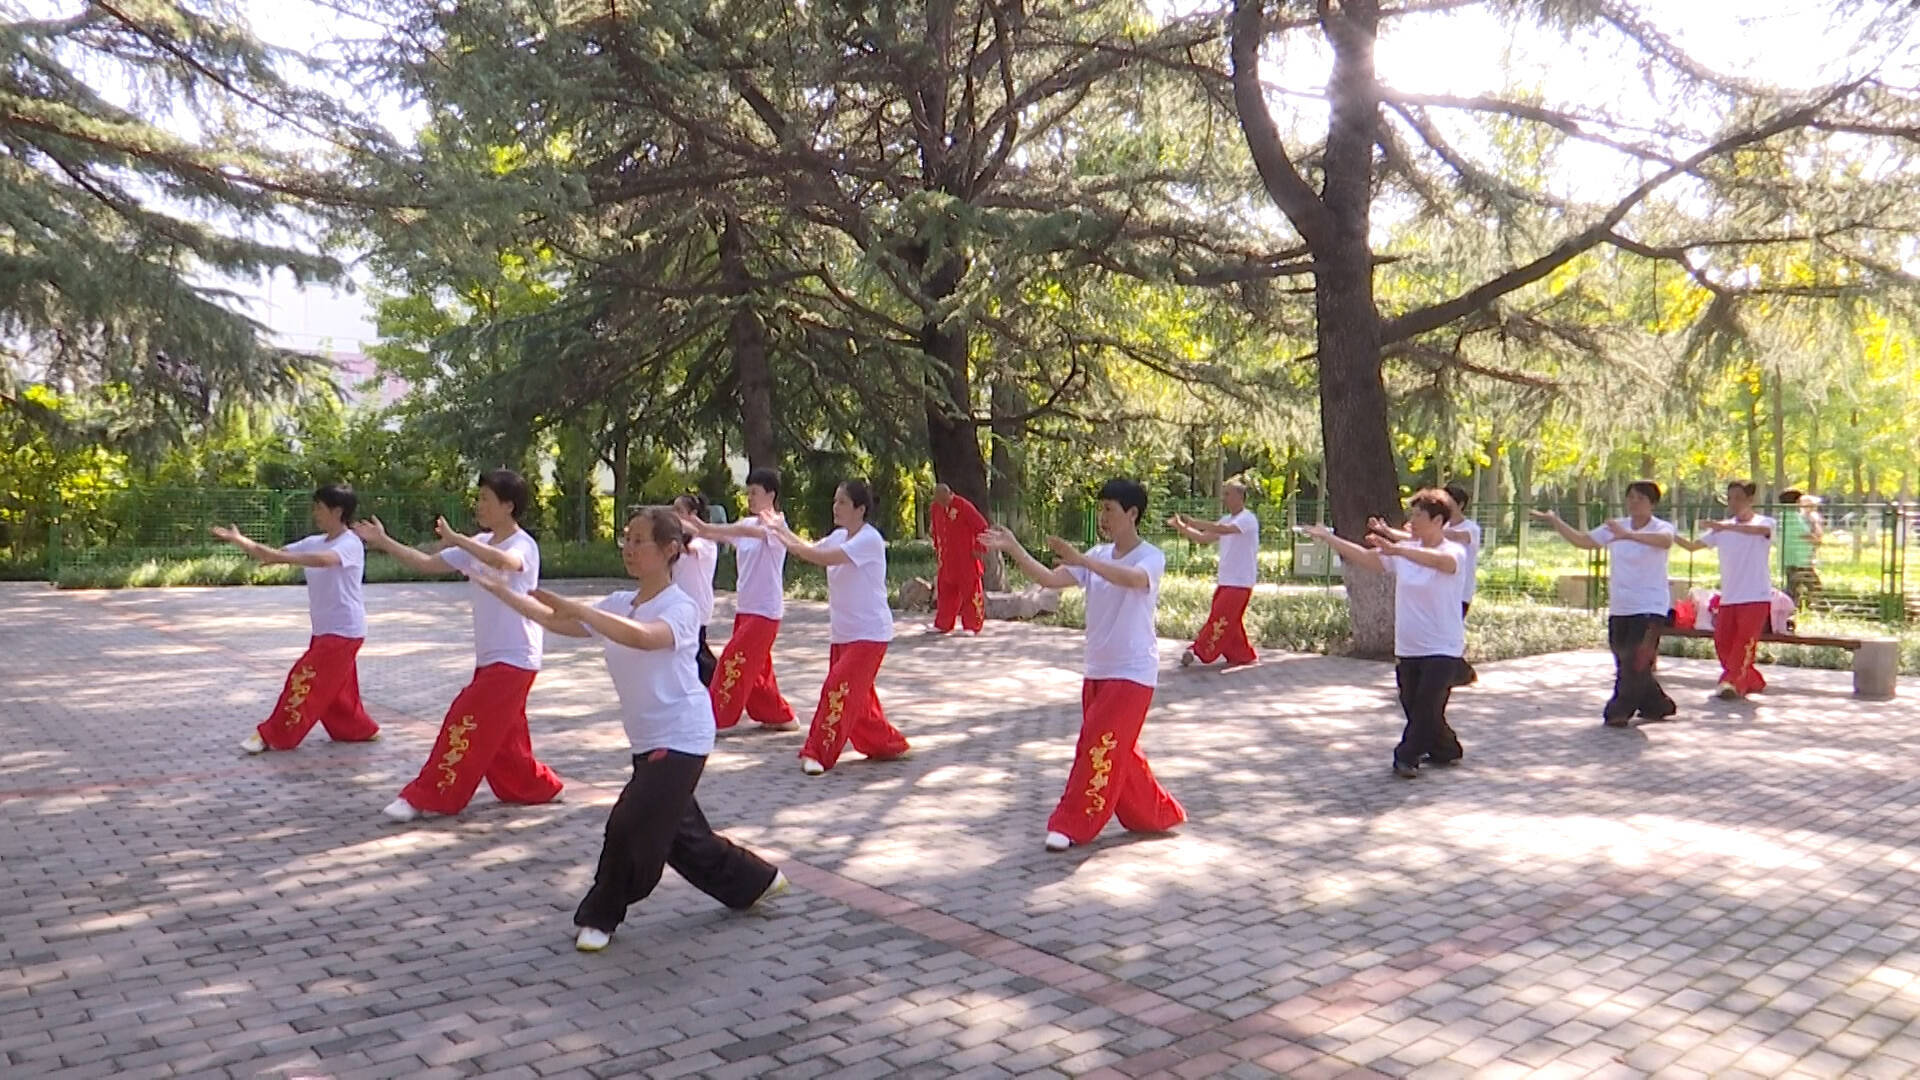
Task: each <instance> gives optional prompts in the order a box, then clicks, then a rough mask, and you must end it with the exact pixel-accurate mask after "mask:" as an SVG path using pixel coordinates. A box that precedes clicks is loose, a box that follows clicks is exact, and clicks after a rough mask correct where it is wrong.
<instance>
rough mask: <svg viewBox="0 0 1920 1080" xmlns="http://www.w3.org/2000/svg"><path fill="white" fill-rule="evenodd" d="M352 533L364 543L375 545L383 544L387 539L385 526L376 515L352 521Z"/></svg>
mask: <svg viewBox="0 0 1920 1080" xmlns="http://www.w3.org/2000/svg"><path fill="white" fill-rule="evenodd" d="M353 535H355V536H357V537H359V538H360V539H361V540H362V541H363V542H365V543H369V544H376V545H377V544H384V543H386V542H387V539H388V537H387V527H386V526H385V525H382V524H380V519H379V518H377V517H370V518H367V519H366V520H364V521H356V522H354V523H353Z"/></svg>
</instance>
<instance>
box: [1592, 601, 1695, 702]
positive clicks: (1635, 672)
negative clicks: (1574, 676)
mask: <svg viewBox="0 0 1920 1080" xmlns="http://www.w3.org/2000/svg"><path fill="white" fill-rule="evenodd" d="M1671 622H1672V619H1671V618H1670V617H1669V616H1666V615H1611V616H1608V618H1607V648H1609V649H1611V650H1613V697H1612V698H1611V699H1610V700H1609V701H1608V702H1607V707H1606V710H1605V712H1604V713H1603V714H1602V715H1603V716H1604V718H1605V719H1606V720H1607V721H1608V722H1609V723H1615V724H1619V723H1625V722H1626V721H1627V720H1630V719H1632V718H1633V717H1634V716H1635V715H1636V714H1637V715H1640V716H1644V717H1646V718H1648V719H1649V720H1665V719H1666V718H1667V717H1669V716H1672V715H1673V714H1674V713H1676V712H1678V711H1680V710H1679V706H1677V705H1675V704H1674V703H1673V699H1672V698H1670V697H1668V696H1667V692H1666V691H1665V690H1662V689H1661V688H1660V680H1659V679H1658V678H1656V677H1655V676H1654V674H1653V668H1654V664H1655V663H1656V662H1657V661H1658V660H1659V658H1660V632H1661V631H1662V630H1664V629H1666V627H1667V626H1668V624H1669V623H1671Z"/></svg>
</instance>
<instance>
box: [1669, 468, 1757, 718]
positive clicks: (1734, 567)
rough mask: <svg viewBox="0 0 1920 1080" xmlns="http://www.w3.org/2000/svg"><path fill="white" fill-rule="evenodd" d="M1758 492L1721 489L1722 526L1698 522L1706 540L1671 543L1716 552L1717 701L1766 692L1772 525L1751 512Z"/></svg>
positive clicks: (1741, 486)
mask: <svg viewBox="0 0 1920 1080" xmlns="http://www.w3.org/2000/svg"><path fill="white" fill-rule="evenodd" d="M1759 490H1760V489H1759V487H1758V486H1757V485H1756V484H1754V483H1753V482H1752V481H1751V480H1735V481H1734V482H1732V483H1730V484H1728V485H1727V511H1728V516H1727V518H1726V520H1724V521H1705V522H1701V524H1700V527H1701V528H1702V529H1705V530H1706V533H1707V534H1706V535H1705V536H1703V537H1701V538H1699V539H1698V540H1688V539H1686V538H1684V537H1682V538H1680V539H1679V540H1678V541H1676V542H1677V543H1678V544H1679V545H1680V546H1681V547H1683V548H1686V549H1687V550H1688V551H1699V550H1700V549H1701V548H1714V549H1717V550H1718V551H1719V552H1720V608H1719V610H1717V611H1715V612H1714V615H1713V651H1714V653H1715V655H1717V656H1718V657H1719V658H1720V688H1719V691H1718V693H1719V697H1720V699H1721V700H1722V701H1732V700H1734V699H1735V698H1742V697H1745V696H1747V695H1748V694H1756V693H1759V692H1760V691H1762V690H1765V689H1766V688H1767V680H1766V677H1765V676H1763V675H1761V674H1760V667H1759V663H1758V661H1759V656H1760V635H1761V634H1764V633H1766V632H1767V626H1768V623H1769V622H1770V621H1771V619H1772V618H1773V530H1774V520H1773V519H1772V518H1770V517H1768V516H1766V515H1765V514H1760V513H1756V512H1754V509H1753V497H1754V495H1755V494H1756V493H1757V492H1758V491H1759Z"/></svg>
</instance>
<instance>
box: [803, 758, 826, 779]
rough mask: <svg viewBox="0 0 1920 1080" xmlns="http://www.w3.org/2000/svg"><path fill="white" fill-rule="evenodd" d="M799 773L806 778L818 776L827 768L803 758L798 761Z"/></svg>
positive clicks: (810, 759)
mask: <svg viewBox="0 0 1920 1080" xmlns="http://www.w3.org/2000/svg"><path fill="white" fill-rule="evenodd" d="M800 771H801V772H803V773H806V774H807V775H808V776H819V775H821V774H823V773H825V772H826V771H827V767H826V766H825V765H822V764H820V763H819V762H817V761H815V760H813V759H812V758H810V757H803V758H801V759H800Z"/></svg>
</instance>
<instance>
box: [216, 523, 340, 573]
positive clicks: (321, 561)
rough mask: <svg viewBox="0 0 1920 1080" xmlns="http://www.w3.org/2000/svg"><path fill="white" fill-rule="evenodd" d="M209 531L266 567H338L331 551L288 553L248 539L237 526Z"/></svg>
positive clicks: (338, 561)
mask: <svg viewBox="0 0 1920 1080" xmlns="http://www.w3.org/2000/svg"><path fill="white" fill-rule="evenodd" d="M210 531H211V532H212V533H213V535H214V536H215V537H217V538H218V539H221V540H225V541H226V542H227V543H229V544H232V545H233V546H234V547H237V548H239V549H240V550H241V552H242V553H244V554H245V555H246V556H247V558H249V559H252V560H253V561H254V562H257V563H261V564H263V565H266V566H272V565H274V564H275V563H285V564H287V565H290V566H310V567H314V568H316V569H318V568H320V567H326V566H339V565H340V556H339V555H337V554H335V553H333V552H331V551H288V550H287V549H286V548H277V547H274V546H272V545H271V544H263V543H261V542H260V541H258V540H253V539H250V538H248V536H247V535H246V534H245V533H243V532H241V531H240V527H239V526H238V525H228V526H225V527H222V526H219V525H215V526H214V527H213V528H212V529H211V530H210Z"/></svg>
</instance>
